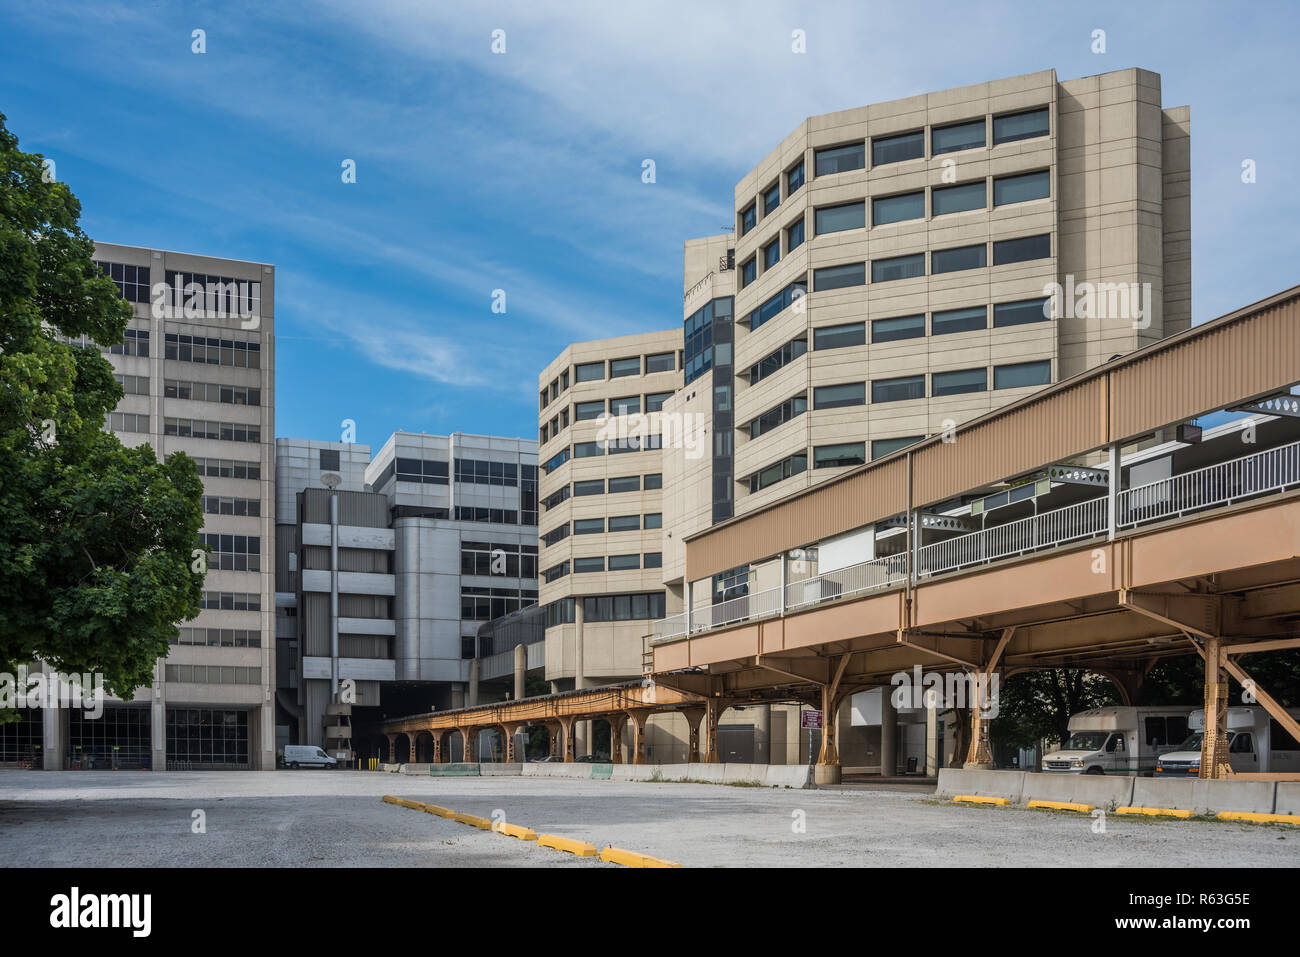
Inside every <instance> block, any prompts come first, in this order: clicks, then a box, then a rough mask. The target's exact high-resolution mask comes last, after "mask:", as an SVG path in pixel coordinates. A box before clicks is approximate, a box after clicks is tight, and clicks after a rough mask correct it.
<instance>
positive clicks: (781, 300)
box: [714, 282, 808, 411]
mask: <svg viewBox="0 0 1300 957" xmlns="http://www.w3.org/2000/svg"><path fill="white" fill-rule="evenodd" d="M807 292H808V289H807V287H806V286H805V285H804V284H803V283H802V282H792V283H790V285H788V286H786V287H785V288H784V289H782V290H781V291H780V292H778V293H777V294H776V295H775V296H773V297H772V298H771V299H769V300H767V302H765V303H763V304H762V305H761V306H759V307H758V308H757V309H755V310H754V311H753V312H751V313H750V314H749V316H748V317H747V318H748V320H749V330H750V331H751V332H753V331H754V330H755V329H757V328H758V327H759V326H761V325H762V324H763V323H765V322H767V321H768V320H769V319H772V318H773V317H775V316H777V315H779V314H780V313H781V310H783V309H784V308H785V307H786V306H788V305H790V304H791V303H792V302H794V301H795V300H796V299H798V298H800V297H801V296H803V295H805V294H806V293H807ZM714 411H717V410H714Z"/></svg>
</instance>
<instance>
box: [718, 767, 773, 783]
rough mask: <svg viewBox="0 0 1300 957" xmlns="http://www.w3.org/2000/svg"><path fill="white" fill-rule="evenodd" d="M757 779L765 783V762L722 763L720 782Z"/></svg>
mask: <svg viewBox="0 0 1300 957" xmlns="http://www.w3.org/2000/svg"><path fill="white" fill-rule="evenodd" d="M750 781H757V782H759V783H761V784H766V783H767V765H766V764H724V765H723V766H722V783H723V784H738V783H741V782H750Z"/></svg>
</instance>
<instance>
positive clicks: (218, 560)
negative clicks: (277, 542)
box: [199, 532, 262, 572]
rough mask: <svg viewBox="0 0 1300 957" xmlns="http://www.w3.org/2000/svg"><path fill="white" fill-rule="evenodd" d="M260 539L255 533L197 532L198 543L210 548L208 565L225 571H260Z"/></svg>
mask: <svg viewBox="0 0 1300 957" xmlns="http://www.w3.org/2000/svg"><path fill="white" fill-rule="evenodd" d="M261 541H262V540H261V539H260V538H259V537H258V536H256V535H224V534H221V535H219V534H215V533H206V532H205V533H200V534H199V544H201V545H206V546H208V548H210V549H211V552H210V553H209V555H208V567H209V568H220V569H223V570H226V571H236V572H245V571H247V572H257V571H261V570H262V546H261Z"/></svg>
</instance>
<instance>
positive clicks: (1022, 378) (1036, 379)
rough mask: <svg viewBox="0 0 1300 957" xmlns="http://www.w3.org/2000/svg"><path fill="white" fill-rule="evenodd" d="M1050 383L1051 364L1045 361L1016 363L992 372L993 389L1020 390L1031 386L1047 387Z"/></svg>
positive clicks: (997, 368) (999, 367)
mask: <svg viewBox="0 0 1300 957" xmlns="http://www.w3.org/2000/svg"><path fill="white" fill-rule="evenodd" d="M1051 381H1052V363H1051V362H1050V361H1048V360H1046V359H1044V360H1042V361H1041V362H1017V363H1015V364H1013V365H1006V366H998V367H996V368H995V369H994V370H993V388H995V389H1020V388H1023V387H1025V386H1031V385H1047V384H1048V383H1049V382H1051Z"/></svg>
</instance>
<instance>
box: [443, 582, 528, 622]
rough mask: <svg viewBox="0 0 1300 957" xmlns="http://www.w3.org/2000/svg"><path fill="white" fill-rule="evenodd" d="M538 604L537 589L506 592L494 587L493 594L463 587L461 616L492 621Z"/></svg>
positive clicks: (462, 618)
mask: <svg viewBox="0 0 1300 957" xmlns="http://www.w3.org/2000/svg"><path fill="white" fill-rule="evenodd" d="M536 604H537V592H536V591H520V592H518V593H515V592H510V593H506V592H505V591H504V589H500V588H494V589H492V594H491V595H479V594H468V593H467V590H466V589H462V593H461V596H460V617H461V620H462V621H492V620H493V619H496V618H500V617H502V616H503V615H509V614H512V613H514V612H516V611H519V610H520V609H521V608H527V607H528V606H529V605H536Z"/></svg>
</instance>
